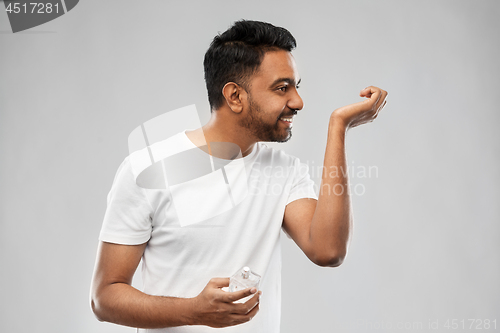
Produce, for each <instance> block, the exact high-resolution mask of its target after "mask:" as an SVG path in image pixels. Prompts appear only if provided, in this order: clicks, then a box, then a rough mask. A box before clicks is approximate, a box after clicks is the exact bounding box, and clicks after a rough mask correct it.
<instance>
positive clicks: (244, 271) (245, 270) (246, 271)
mask: <svg viewBox="0 0 500 333" xmlns="http://www.w3.org/2000/svg"><path fill="white" fill-rule="evenodd" d="M241 273H242V275H243V278H244V279H248V277H249V276H250V268H249V267H248V266H245V267H243V269H242V270H241Z"/></svg>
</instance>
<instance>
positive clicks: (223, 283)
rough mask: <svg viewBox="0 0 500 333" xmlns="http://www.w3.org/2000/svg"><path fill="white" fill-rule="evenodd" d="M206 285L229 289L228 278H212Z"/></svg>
mask: <svg viewBox="0 0 500 333" xmlns="http://www.w3.org/2000/svg"><path fill="white" fill-rule="evenodd" d="M208 284H209V285H210V286H212V287H214V288H223V287H229V278H212V279H210V282H209V283H208Z"/></svg>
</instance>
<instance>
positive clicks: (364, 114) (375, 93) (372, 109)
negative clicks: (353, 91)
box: [330, 86, 387, 129]
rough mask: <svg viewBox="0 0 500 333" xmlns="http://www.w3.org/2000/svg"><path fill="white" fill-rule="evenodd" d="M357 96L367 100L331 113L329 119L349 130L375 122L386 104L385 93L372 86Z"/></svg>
mask: <svg viewBox="0 0 500 333" xmlns="http://www.w3.org/2000/svg"><path fill="white" fill-rule="evenodd" d="M359 96H361V97H366V98H367V99H366V100H364V101H362V102H358V103H354V104H350V105H346V106H344V107H341V108H339V109H337V110H335V111H333V112H332V115H331V117H330V119H331V120H332V121H333V122H334V123H336V124H341V125H343V126H344V127H345V129H349V128H352V127H356V126H359V125H362V124H365V123H368V122H372V121H373V120H375V118H377V116H378V114H379V112H380V111H381V110H382V109H383V108H384V106H385V105H386V103H387V91H385V90H382V89H380V88H377V87H374V86H370V87H367V88H365V89H363V90H361V92H360V93H359Z"/></svg>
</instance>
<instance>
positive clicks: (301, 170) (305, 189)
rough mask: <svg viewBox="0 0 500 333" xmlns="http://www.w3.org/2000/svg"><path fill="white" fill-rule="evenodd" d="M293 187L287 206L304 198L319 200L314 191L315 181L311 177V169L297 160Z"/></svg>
mask: <svg viewBox="0 0 500 333" xmlns="http://www.w3.org/2000/svg"><path fill="white" fill-rule="evenodd" d="M292 171H293V179H292V187H291V189H290V194H289V196H288V200H287V202H286V204H287V205H288V204H289V203H290V202H292V201H295V200H297V199H302V198H312V199H316V200H317V199H318V196H317V195H316V191H315V190H314V185H315V184H314V181H313V180H312V179H311V177H310V176H309V167H308V165H307V164H305V163H301V162H300V160H299V159H298V158H295V161H294V165H293V170H292Z"/></svg>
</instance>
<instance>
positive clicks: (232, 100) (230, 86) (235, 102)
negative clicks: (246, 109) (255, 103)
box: [222, 82, 246, 113]
mask: <svg viewBox="0 0 500 333" xmlns="http://www.w3.org/2000/svg"><path fill="white" fill-rule="evenodd" d="M222 95H223V96H224V98H225V99H226V102H227V105H228V106H229V108H230V109H231V110H232V111H233V112H235V113H241V111H243V99H245V98H246V91H245V89H243V88H242V87H241V86H239V85H238V84H236V83H234V82H228V83H226V84H225V85H224V88H222Z"/></svg>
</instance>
